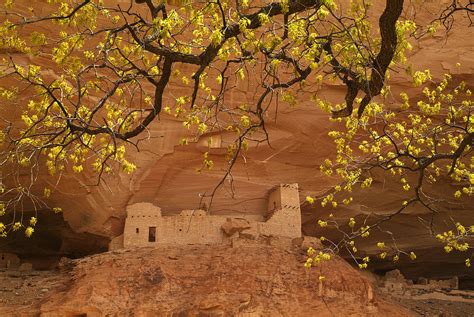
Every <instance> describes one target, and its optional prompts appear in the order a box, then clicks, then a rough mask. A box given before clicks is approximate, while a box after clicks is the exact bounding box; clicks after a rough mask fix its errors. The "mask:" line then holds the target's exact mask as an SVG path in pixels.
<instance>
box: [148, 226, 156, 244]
mask: <svg viewBox="0 0 474 317" xmlns="http://www.w3.org/2000/svg"><path fill="white" fill-rule="evenodd" d="M155 241H156V227H149V228H148V242H155Z"/></svg>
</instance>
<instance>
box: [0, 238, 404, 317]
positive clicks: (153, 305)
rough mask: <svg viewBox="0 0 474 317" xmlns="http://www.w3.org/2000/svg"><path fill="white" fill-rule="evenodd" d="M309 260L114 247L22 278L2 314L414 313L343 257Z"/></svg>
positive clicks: (257, 249)
mask: <svg viewBox="0 0 474 317" xmlns="http://www.w3.org/2000/svg"><path fill="white" fill-rule="evenodd" d="M271 243H272V244H275V243H277V244H279V243H280V242H278V241H273V242H271ZM304 260H305V256H304V250H302V249H299V248H289V247H281V246H279V247H278V246H272V245H267V244H262V243H255V242H253V243H250V244H244V245H239V246H237V245H236V246H234V247H228V246H220V247H215V246H212V247H210V246H207V247H206V246H200V247H197V246H189V247H173V248H159V249H149V248H142V249H133V250H126V251H120V252H119V251H113V252H108V253H104V254H100V255H95V256H91V257H86V258H83V259H81V260H76V261H74V263H73V264H72V269H71V270H70V271H69V270H67V271H64V269H65V268H64V267H63V273H61V274H58V275H56V276H51V275H44V277H41V275H39V276H38V275H33V276H31V277H29V278H25V279H24V280H23V285H21V286H20V287H17V289H16V292H17V293H18V295H17V296H12V297H6V296H5V297H4V298H2V302H3V303H2V304H1V305H0V315H2V316H18V315H21V316H36V315H37V314H39V313H40V314H41V316H45V317H52V316H62V317H66V316H85V315H86V314H87V316H132V315H133V316H242V317H243V316H247V317H250V316H315V315H317V316H411V314H410V313H409V312H408V311H406V310H404V309H403V308H400V307H398V306H396V305H394V304H391V303H388V302H386V301H384V300H382V299H380V298H379V297H378V295H377V294H376V291H375V290H374V288H373V287H374V286H373V285H372V284H371V283H370V282H369V281H368V280H367V278H365V277H363V276H362V275H360V273H359V272H357V271H356V270H354V269H353V268H351V267H350V266H349V265H348V264H347V263H346V262H345V261H343V260H341V259H340V258H337V257H335V258H334V259H332V260H330V261H329V262H328V263H326V264H324V265H323V266H321V268H318V269H314V270H311V271H308V270H306V269H305V268H304V267H303V263H304ZM319 274H323V275H324V276H325V280H324V281H323V282H320V281H319V279H318V276H319ZM0 279H1V277H0ZM20 280H21V279H20ZM20 284H21V283H20ZM28 285H29V286H28ZM7 288H8V287H7ZM32 290H36V292H35V291H32ZM18 299H20V300H18ZM20 303H23V305H22V304H20Z"/></svg>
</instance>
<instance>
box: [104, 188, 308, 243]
mask: <svg viewBox="0 0 474 317" xmlns="http://www.w3.org/2000/svg"><path fill="white" fill-rule="evenodd" d="M268 207H269V211H268V216H267V221H266V222H253V221H252V222H250V221H249V225H250V226H251V227H252V228H256V231H257V232H256V235H257V236H260V235H264V236H281V237H288V238H297V237H301V211H300V205H299V194H298V185H297V184H284V185H279V186H277V187H276V188H275V189H274V190H272V192H271V193H270V195H269V199H268ZM231 219H233V217H232V216H215V215H208V214H207V213H206V212H205V211H203V210H183V211H182V212H181V213H180V214H179V215H176V216H162V214H161V209H160V208H159V207H157V206H155V205H153V204H150V203H137V204H133V205H130V206H128V207H127V218H126V221H125V228H124V234H123V238H122V237H121V236H119V237H117V238H116V239H113V240H112V242H111V244H110V249H111V250H112V249H117V248H120V244H122V241H123V247H125V248H130V247H153V246H158V245H183V244H223V243H226V242H230V237H229V236H227V235H226V234H224V231H223V230H222V225H223V224H224V223H226V222H227V221H230V220H231Z"/></svg>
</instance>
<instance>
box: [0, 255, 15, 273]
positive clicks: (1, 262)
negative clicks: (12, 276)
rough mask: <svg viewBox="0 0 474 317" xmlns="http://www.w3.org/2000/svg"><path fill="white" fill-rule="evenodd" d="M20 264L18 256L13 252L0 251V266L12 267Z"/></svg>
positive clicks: (4, 267)
mask: <svg viewBox="0 0 474 317" xmlns="http://www.w3.org/2000/svg"><path fill="white" fill-rule="evenodd" d="M19 266H20V258H19V257H18V256H17V255H16V254H13V253H0V268H3V269H14V268H18V267H19Z"/></svg>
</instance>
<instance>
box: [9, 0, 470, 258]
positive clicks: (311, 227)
mask: <svg viewBox="0 0 474 317" xmlns="http://www.w3.org/2000/svg"><path fill="white" fill-rule="evenodd" d="M17 3H20V5H22V6H24V7H25V8H26V7H27V6H30V5H31V6H38V9H39V10H40V8H39V7H40V6H39V4H37V3H36V2H35V3H31V2H26V1H17ZM376 6H380V3H377V4H376ZM439 6H440V4H439V2H425V3H424V5H423V7H422V8H421V10H420V11H419V12H418V15H417V19H419V20H420V21H422V22H427V21H429V20H431V18H432V15H431V13H433V12H438V9H439ZM410 10H411V8H410V7H409V6H408V4H407V8H406V12H407V15H409V14H410ZM39 12H40V11H39ZM458 19H459V20H458V22H457V23H456V25H455V28H454V29H453V30H452V31H451V33H450V34H449V36H448V37H447V38H446V37H445V36H444V34H443V33H442V32H441V33H440V34H438V35H436V36H435V37H432V38H427V39H423V40H421V41H419V42H416V43H414V50H413V52H412V53H411V54H410V57H409V62H410V63H411V64H413V66H414V69H417V70H418V69H419V70H422V69H425V68H430V69H431V71H432V73H433V75H434V80H435V81H436V80H438V79H439V78H441V76H442V74H443V73H444V72H446V71H451V72H452V73H453V75H454V78H455V80H461V79H462V80H465V81H467V82H468V85H472V79H473V75H472V74H473V71H474V56H473V54H472V49H473V41H472V34H471V33H470V32H466V30H465V29H464V28H465V26H466V25H467V23H466V19H465V18H464V17H462V16H459V18H458ZM23 58H24V62H25V63H29V62H31V61H32V60H33V58H34V57H28V56H24V57H23ZM458 62H459V63H461V64H462V67H461V68H456V67H455V64H456V63H458ZM45 67H46V68H48V67H49V68H50V72H52V73H54V65H52V64H46V65H45ZM402 73H403V71H401V72H400V73H399V74H397V73H396V72H392V78H391V79H390V81H389V84H390V85H391V87H392V92H393V93H394V96H397V95H398V92H400V91H402V90H403V91H405V92H407V93H408V94H409V95H410V96H413V98H415V99H416V97H417V96H420V95H421V91H419V90H418V89H414V88H412V87H411V84H410V82H409V81H408V79H407V78H406V77H405V76H403V74H402ZM471 88H472V87H471ZM183 89H185V88H184V87H182V86H179V85H176V86H175V87H172V88H171V90H170V92H169V93H170V95H169V96H168V98H170V99H171V98H172V93H173V92H175V91H182V90H183ZM255 89H256V88H255V87H254V83H252V82H248V83H246V84H245V85H243V86H242V87H238V88H237V89H236V91H235V93H234V94H233V96H232V102H235V103H241V102H242V101H251V100H252V97H253V96H254V94H253V92H254V91H255ZM322 95H324V96H325V97H327V98H328V99H329V100H331V101H334V102H340V101H341V100H342V99H343V95H344V87H342V86H340V85H336V84H326V85H325V86H324V90H323V91H322ZM4 111H5V110H4ZM267 128H268V130H269V132H270V144H271V147H270V146H269V145H266V144H260V145H259V146H258V147H253V148H251V149H250V151H249V152H247V153H245V160H243V159H242V160H240V161H239V163H238V164H237V166H236V167H235V169H234V171H233V176H234V186H235V191H234V192H233V193H231V192H230V191H229V187H228V186H225V187H224V188H222V189H221V190H219V191H218V192H217V195H216V198H215V200H214V204H213V206H212V212H213V213H216V214H244V215H262V214H263V213H264V212H265V210H266V207H265V204H266V200H265V198H264V197H265V195H266V193H267V192H268V190H269V189H270V188H271V187H272V186H274V185H275V184H278V183H299V185H300V188H301V189H302V190H301V193H300V196H301V197H305V196H306V195H312V196H320V195H323V194H324V193H325V192H326V191H327V190H328V189H329V188H330V187H331V185H333V184H336V183H337V180H336V179H328V178H327V177H326V176H324V175H322V174H321V173H320V172H319V165H320V164H321V163H322V162H323V161H324V159H325V158H326V157H328V156H329V157H330V156H331V155H332V153H333V145H332V143H331V139H330V138H329V137H328V136H327V132H328V131H329V130H331V129H334V128H337V124H335V123H330V122H329V121H328V120H327V114H326V113H323V112H322V111H320V110H319V109H317V108H316V107H315V105H314V104H313V103H312V102H311V101H310V100H309V98H308V97H307V96H300V98H299V103H298V105H297V106H296V107H292V108H289V107H285V106H280V107H279V109H278V113H276V111H275V110H273V111H270V113H269V117H268V125H267ZM185 133H186V131H185V130H184V129H183V127H182V124H181V122H179V121H178V120H176V119H175V118H174V117H171V116H167V115H162V116H161V117H160V120H159V121H157V122H155V123H154V125H153V126H152V127H151V130H150V134H151V137H152V138H151V140H149V141H147V142H143V143H142V147H141V150H140V152H137V153H134V152H131V156H132V159H133V161H134V162H135V163H136V164H137V166H138V167H139V168H138V171H137V172H136V173H135V174H133V175H131V176H128V175H122V174H120V175H117V176H114V177H106V178H105V179H104V182H102V183H100V184H99V185H98V186H92V187H91V186H88V185H90V184H91V183H94V180H93V179H91V177H90V175H88V174H85V175H80V176H77V175H75V174H73V173H68V174H66V175H64V177H63V183H62V185H61V188H60V190H58V192H57V193H56V194H55V195H54V197H52V198H51V204H52V205H58V206H62V207H63V209H64V220H65V221H66V222H67V223H68V225H69V226H70V227H71V229H72V231H73V232H74V233H85V234H93V235H94V236H93V237H95V236H98V237H102V238H104V239H111V238H113V237H115V236H118V235H119V234H121V233H122V230H123V222H124V218H125V207H126V205H128V204H130V203H136V202H151V203H154V204H155V205H157V206H160V207H161V208H162V210H163V211H164V213H165V214H166V213H176V212H179V211H180V210H182V209H193V208H197V207H201V206H200V200H201V197H200V194H203V193H210V192H211V191H212V190H213V188H214V186H215V185H216V184H217V183H218V181H219V180H220V179H221V177H222V175H223V169H224V168H225V167H226V163H225V160H224V156H225V155H224V153H223V152H224V151H223V150H219V149H213V150H211V151H210V154H211V156H212V159H213V160H214V161H215V162H216V167H215V168H214V170H212V171H208V172H204V173H202V174H198V173H196V171H195V170H196V168H199V167H201V163H202V155H203V153H204V152H205V151H207V150H208V149H207V147H206V146H204V144H205V138H207V136H205V137H203V139H202V140H200V141H199V142H196V143H192V144H190V145H188V146H179V145H178V142H179V139H180V138H181V136H182V135H183V134H185ZM217 134H219V132H218V133H217ZM221 134H222V135H224V134H225V133H224V132H222V133H221ZM225 137H226V136H225V135H224V138H225ZM383 180H384V178H382V179H381V180H380V182H378V183H376V184H375V186H374V191H373V192H361V193H359V194H358V197H356V199H355V203H353V204H352V205H350V206H349V207H348V208H347V209H344V210H342V209H341V210H333V211H331V212H334V213H335V214H337V215H338V217H340V218H341V219H342V220H344V219H348V218H349V217H364V216H365V215H366V214H367V212H370V211H373V210H374V209H378V210H381V211H382V212H388V211H390V210H391V208H392V207H393V206H394V204H392V201H396V200H397V199H399V198H400V196H399V194H398V193H399V192H398V191H397V190H395V189H394V188H392V187H391V186H392V185H391V184H390V182H389V180H388V179H387V182H384V181H383ZM44 182H46V183H47V182H48V179H45V180H44ZM446 186H450V185H449V183H446ZM442 190H443V189H442V188H441V189H438V191H442ZM366 206H369V207H368V208H367V207H366ZM303 213H304V215H305V220H306V222H307V223H306V225H305V231H306V232H308V233H311V234H314V235H321V234H323V232H320V231H317V230H318V229H317V228H316V227H315V220H316V219H317V218H318V217H320V216H324V215H327V214H328V213H329V210H324V209H322V208H319V207H316V208H311V207H309V206H303ZM423 213H424V211H423V210H421V209H416V210H412V211H410V213H408V214H406V215H400V217H399V218H398V219H397V220H396V221H394V222H393V228H392V230H393V231H394V232H396V233H397V236H398V237H400V238H405V239H404V240H402V242H401V244H402V245H403V246H404V247H406V248H408V249H410V248H412V247H413V246H414V245H415V243H416V245H418V243H419V242H420V241H422V242H423V243H422V244H423V247H424V248H426V249H427V250H429V249H432V248H434V247H438V245H437V243H436V241H434V240H433V239H432V238H430V237H429V236H428V235H427V234H426V231H423V236H422V237H419V236H416V235H418V234H419V232H420V231H419V230H420V229H419V228H414V227H412V225H413V218H414V217H417V216H419V215H420V214H423ZM450 213H455V214H456V217H460V219H461V220H462V219H467V220H469V219H472V215H471V214H472V203H470V202H467V203H466V204H465V205H461V206H457V207H456V209H455V210H454V209H451V211H450ZM449 215H450V214H447V216H449ZM39 218H40V222H41V221H42V220H41V215H40V216H39ZM441 219H444V218H441ZM407 224H410V225H407ZM38 231H39V230H38ZM39 234H41V233H39ZM420 234H421V233H420ZM414 236H416V237H417V238H416V239H417V240H414V238H413V237H414ZM55 239H63V242H62V245H61V246H60V247H59V248H58V250H60V252H63V253H71V252H73V251H74V250H75V249H76V248H78V247H79V245H81V244H86V243H88V242H87V239H79V240H75V238H74V237H72V236H70V237H65V235H63V236H62V237H61V235H59V238H58V237H56V238H54V239H50V240H49V241H50V242H51V243H52V242H53V241H55ZM91 240H93V239H91ZM372 244H373V241H370V242H368V244H367V245H366V247H367V249H368V251H369V252H370V249H369V245H370V246H371V245H372ZM101 245H102V246H103V244H101ZM97 250H100V248H97Z"/></svg>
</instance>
